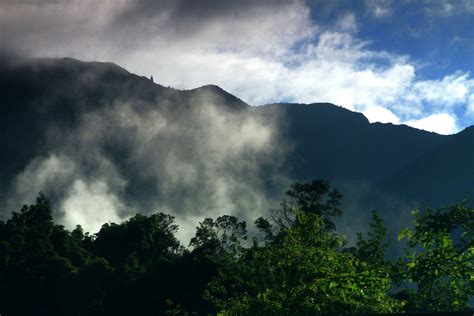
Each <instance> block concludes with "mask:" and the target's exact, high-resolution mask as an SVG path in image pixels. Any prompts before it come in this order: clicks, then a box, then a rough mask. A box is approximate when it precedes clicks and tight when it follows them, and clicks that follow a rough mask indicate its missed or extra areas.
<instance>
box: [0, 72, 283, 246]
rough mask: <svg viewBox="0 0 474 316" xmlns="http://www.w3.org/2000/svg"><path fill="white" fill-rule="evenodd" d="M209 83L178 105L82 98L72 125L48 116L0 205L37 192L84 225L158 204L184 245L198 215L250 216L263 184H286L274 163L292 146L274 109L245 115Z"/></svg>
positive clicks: (263, 193)
mask: <svg viewBox="0 0 474 316" xmlns="http://www.w3.org/2000/svg"><path fill="white" fill-rule="evenodd" d="M91 78H93V76H88V78H87V79H88V80H89V82H88V83H87V84H88V85H91V86H93V85H94V84H93V83H91V82H90V80H91ZM142 80H145V79H142ZM97 84H99V83H97ZM147 84H152V83H147ZM214 89H216V88H214V87H210V88H206V87H205V88H202V89H198V92H197V93H194V94H193V95H192V96H191V97H190V98H189V99H186V100H185V99H183V100H182V104H174V103H172V102H171V101H170V100H168V99H167V98H161V99H159V100H151V101H150V100H144V99H140V98H136V99H131V100H128V101H127V102H121V101H120V102H118V101H116V102H113V103H110V104H108V103H106V102H104V103H102V104H94V105H91V104H85V102H84V100H81V102H79V105H78V106H79V107H80V108H81V110H80V111H78V113H79V114H78V116H77V117H76V118H75V119H74V123H73V124H71V125H69V126H67V128H64V127H58V125H57V124H55V122H51V124H50V126H49V127H48V131H46V132H45V135H46V140H45V143H46V144H47V146H46V148H45V149H46V150H44V149H43V150H41V152H40V154H37V155H35V156H34V157H32V158H31V159H30V160H29V161H28V163H27V164H26V165H25V167H24V168H23V169H22V170H21V171H20V172H19V173H17V174H16V175H15V176H14V178H13V180H12V182H11V186H10V189H9V190H7V194H6V195H7V198H6V201H7V202H6V205H7V206H6V208H7V209H8V210H9V211H14V210H18V209H19V207H20V206H21V205H22V204H24V203H29V202H32V201H33V200H34V198H35V197H36V195H37V194H38V192H40V191H41V192H44V193H45V194H46V195H47V196H48V197H49V198H50V199H51V201H52V204H53V208H54V211H55V218H56V221H57V222H59V223H60V224H63V225H64V226H66V227H67V228H69V229H72V228H74V227H75V225H81V226H82V227H83V228H84V229H85V230H86V231H89V232H91V233H95V232H97V231H98V230H99V229H100V227H101V225H102V224H104V223H106V222H120V221H123V220H126V219H127V218H129V217H130V216H132V215H134V214H136V213H143V214H151V213H155V212H158V211H161V212H165V213H169V214H171V215H173V216H175V217H176V221H177V223H178V224H179V225H180V230H179V234H178V237H179V238H180V239H181V240H182V241H184V243H185V244H186V243H187V242H188V240H189V238H190V237H192V236H193V234H194V231H195V227H196V226H197V224H198V222H199V221H201V220H202V219H204V218H205V217H217V216H220V215H223V214H230V215H235V216H237V217H239V218H241V219H244V220H248V221H250V222H252V221H253V220H254V219H255V218H256V217H258V216H259V215H260V214H262V213H263V212H265V211H266V210H267V209H268V208H269V207H270V206H273V205H275V203H276V201H275V200H274V197H272V196H274V195H271V194H269V192H268V187H269V184H272V185H273V186H274V187H278V188H280V189H281V190H283V189H284V188H285V187H286V186H287V185H288V183H290V180H289V179H288V178H287V177H285V176H284V175H282V174H281V172H278V173H277V172H275V171H276V170H278V169H279V168H280V167H281V165H282V163H283V160H284V157H285V153H286V151H287V149H288V148H289V145H288V144H285V142H284V141H283V140H282V139H281V137H280V134H279V131H280V125H281V122H280V118H279V117H277V116H275V117H261V116H257V115H252V112H251V111H250V108H248V107H247V106H246V105H243V103H242V105H241V106H240V107H239V108H232V107H230V106H229V105H228V104H226V102H227V101H226V100H224V99H222V97H221V96H220V95H219V93H216V91H215V90H214ZM217 92H218V91H217ZM46 103H54V97H51V100H47V101H46ZM83 103H84V104H83ZM184 109H186V110H184Z"/></svg>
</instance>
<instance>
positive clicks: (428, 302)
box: [399, 203, 474, 311]
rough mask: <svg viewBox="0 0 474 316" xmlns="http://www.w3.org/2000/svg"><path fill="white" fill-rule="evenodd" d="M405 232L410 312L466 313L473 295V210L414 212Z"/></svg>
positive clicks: (404, 267)
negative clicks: (409, 227) (412, 220)
mask: <svg viewBox="0 0 474 316" xmlns="http://www.w3.org/2000/svg"><path fill="white" fill-rule="evenodd" d="M413 216H414V228H413V229H408V228H407V229H404V230H402V231H401V232H400V234H399V239H403V238H406V239H407V246H408V249H406V251H405V256H404V258H403V259H402V260H400V262H399V265H400V268H401V271H402V273H403V278H404V279H405V280H406V281H408V284H409V285H412V286H411V287H409V288H407V289H406V290H405V291H404V293H405V295H406V296H408V302H409V304H408V306H407V308H408V310H429V311H446V310H451V311H457V310H466V309H468V307H469V305H468V302H469V297H470V296H473V295H474V277H473V276H474V236H473V234H474V210H472V209H469V208H467V207H466V204H465V203H463V204H460V205H455V206H451V207H446V208H441V209H437V210H431V209H427V210H425V211H424V212H419V211H414V212H413Z"/></svg>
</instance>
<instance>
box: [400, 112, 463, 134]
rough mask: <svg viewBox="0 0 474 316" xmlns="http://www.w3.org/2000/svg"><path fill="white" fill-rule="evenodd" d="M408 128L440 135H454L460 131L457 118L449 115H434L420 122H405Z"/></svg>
mask: <svg viewBox="0 0 474 316" xmlns="http://www.w3.org/2000/svg"><path fill="white" fill-rule="evenodd" d="M405 123H406V124H407V125H408V126H411V127H415V128H418V129H423V130H425V131H429V132H435V133H438V134H444V135H449V134H454V133H456V132H458V131H459V127H458V126H457V123H456V118H455V117H454V116H453V115H451V114H448V113H440V114H432V115H429V116H427V117H424V118H422V119H419V120H410V121H407V122H405Z"/></svg>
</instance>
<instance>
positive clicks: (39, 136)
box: [0, 58, 474, 229]
mask: <svg viewBox="0 0 474 316" xmlns="http://www.w3.org/2000/svg"><path fill="white" fill-rule="evenodd" d="M0 87H1V88H0V92H1V93H0V97H1V98H2V102H1V105H0V107H1V108H0V111H1V113H2V115H1V116H0V124H1V126H2V129H1V131H0V141H1V143H2V154H1V155H0V197H1V198H2V200H3V201H5V203H3V206H1V207H2V208H3V211H1V210H0V212H3V214H4V216H6V214H8V213H9V212H11V211H12V210H15V207H18V205H19V204H20V203H27V202H29V201H28V200H29V199H32V198H33V197H34V196H35V195H36V194H37V192H38V191H40V190H42V191H45V193H47V194H48V196H50V197H51V198H52V199H53V203H56V205H57V207H58V211H57V214H56V216H57V218H59V220H60V221H62V222H63V223H65V224H66V225H68V224H69V221H73V220H77V219H78V218H79V219H81V220H82V221H83V223H82V224H83V225H85V226H86V227H87V223H88V221H92V219H93V220H94V221H96V222H97V223H98V222H100V221H104V220H105V221H107V220H109V219H110V218H111V220H114V219H120V218H126V216H128V215H129V214H130V213H129V212H130V211H127V209H133V210H134V211H136V210H142V211H143V212H152V211H155V210H156V209H163V208H165V209H169V210H172V211H173V212H174V214H175V215H176V216H177V217H178V218H180V219H181V220H182V221H183V223H184V224H183V225H184V227H185V228H186V227H187V228H189V229H192V228H194V227H193V225H195V222H189V223H188V224H189V226H186V223H187V222H186V221H187V218H193V219H196V218H202V217H204V216H215V215H216V214H222V213H225V212H229V213H232V214H236V215H240V216H243V217H248V218H254V215H255V213H258V212H260V213H261V212H262V211H264V209H265V208H267V207H269V206H271V205H275V203H277V201H278V200H279V199H280V198H281V195H282V193H283V192H284V191H285V189H286V188H287V186H288V185H289V184H290V183H292V182H294V181H306V180H310V179H316V178H324V179H328V180H331V181H332V182H333V183H336V184H338V185H340V186H341V190H342V191H343V194H344V195H345V196H346V204H345V205H346V207H347V208H348V209H349V211H348V213H349V214H350V216H356V217H360V218H361V219H363V218H365V217H366V216H367V214H368V213H369V212H368V211H370V210H371V209H374V208H377V209H379V210H381V211H382V212H383V210H387V212H388V213H387V214H389V213H390V214H392V215H394V216H398V215H397V214H398V213H399V212H402V211H403V212H408V211H409V209H403V210H400V209H398V207H399V206H400V205H404V207H407V208H408V207H412V206H416V205H418V204H417V203H420V202H422V203H425V204H426V205H432V206H437V205H440V204H442V203H453V202H460V199H463V198H471V199H472V198H474V190H473V189H472V183H473V180H474V168H473V167H472V161H473V158H474V146H473V145H474V129H473V128H472V127H471V128H468V129H466V130H465V131H463V132H461V133H459V134H456V135H451V136H443V135H438V134H435V133H430V132H426V131H422V130H417V129H414V128H411V127H408V126H405V125H392V124H381V123H374V124H371V123H369V121H368V120H367V119H366V118H365V117H364V116H363V115H362V114H360V113H356V112H352V111H349V110H347V109H345V108H342V107H339V106H336V105H333V104H329V103H314V104H289V103H281V104H268V105H263V106H255V107H254V106H249V105H247V104H246V103H245V102H244V101H242V100H241V99H239V98H237V97H235V96H233V95H232V94H230V93H228V92H226V91H225V90H223V89H221V88H220V87H218V86H214V85H208V86H203V87H200V88H197V89H192V90H177V89H173V88H167V87H164V86H161V85H159V84H155V83H154V82H153V81H152V80H150V79H148V78H145V77H140V76H137V75H135V74H132V73H130V72H128V71H127V70H125V69H123V68H121V67H119V66H117V65H114V64H111V63H99V62H82V61H78V60H74V59H70V58H64V59H14V60H6V59H2V60H0ZM380 196H383V197H384V198H380ZM386 197H390V198H386ZM394 199H396V201H398V202H397V203H393V201H394ZM355 200H357V201H358V202H357V203H355V202H354V203H353V201H355ZM405 202H406V203H408V204H406V205H405V204H404V203H405ZM412 202H413V203H412ZM415 202H416V203H415ZM356 204H357V205H356ZM84 208H87V209H88V210H87V212H86V213H84V214H82V213H80V212H82V211H81V210H82V209H84ZM350 208H352V210H350ZM106 209H107V210H106ZM108 209H111V211H108ZM388 209H390V211H388ZM257 210H259V211H257ZM78 212H79V213H78ZM102 213H103V216H102V215H100V214H102ZM351 221H352V223H355V222H356V220H354V219H353V218H351ZM89 224H91V223H89ZM95 224H96V223H95V222H94V223H92V224H91V225H90V227H91V228H90V229H93V228H94V227H95V228H97V227H96V226H94V225H95Z"/></svg>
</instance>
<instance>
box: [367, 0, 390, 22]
mask: <svg viewBox="0 0 474 316" xmlns="http://www.w3.org/2000/svg"><path fill="white" fill-rule="evenodd" d="M391 5H392V1H391V0H365V6H366V9H367V11H368V12H369V13H370V14H371V15H373V16H374V17H376V18H377V19H383V18H386V17H387V16H390V15H391V14H392V11H393V9H392V7H391Z"/></svg>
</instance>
